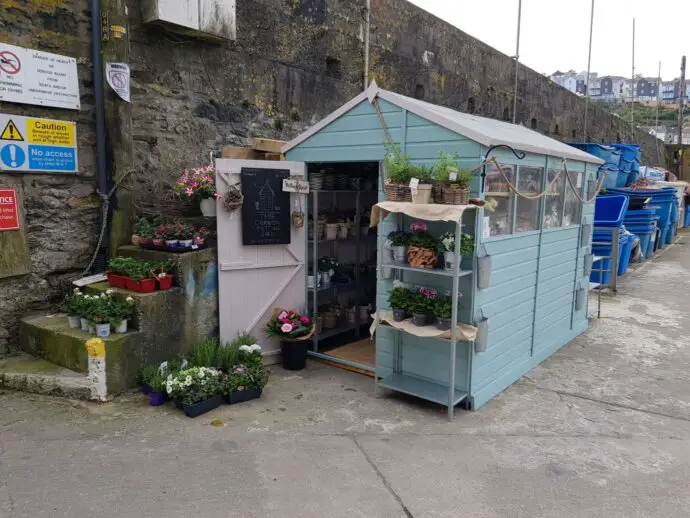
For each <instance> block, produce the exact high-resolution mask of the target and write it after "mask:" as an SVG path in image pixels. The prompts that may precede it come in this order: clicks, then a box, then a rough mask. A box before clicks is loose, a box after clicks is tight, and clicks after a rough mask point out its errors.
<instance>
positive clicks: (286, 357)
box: [280, 340, 308, 371]
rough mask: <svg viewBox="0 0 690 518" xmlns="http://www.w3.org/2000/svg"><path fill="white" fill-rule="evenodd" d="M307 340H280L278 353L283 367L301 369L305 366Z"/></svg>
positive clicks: (291, 369)
mask: <svg viewBox="0 0 690 518" xmlns="http://www.w3.org/2000/svg"><path fill="white" fill-rule="evenodd" d="M307 344H308V341H307V340H300V341H296V342H287V341H285V340H283V341H282V342H280V353H281V355H282V357H283V369H286V370H289V371H301V370H302V369H304V368H305V367H306V366H307Z"/></svg>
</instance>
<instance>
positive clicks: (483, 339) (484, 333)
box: [474, 318, 489, 353]
mask: <svg viewBox="0 0 690 518" xmlns="http://www.w3.org/2000/svg"><path fill="white" fill-rule="evenodd" d="M488 341H489V319H487V318H484V319H482V320H480V321H479V322H478V323H477V338H476V340H475V341H474V351H475V352H478V353H483V352H484V351H486V346H487V343H488Z"/></svg>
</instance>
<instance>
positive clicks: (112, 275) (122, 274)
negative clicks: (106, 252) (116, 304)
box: [106, 257, 132, 290]
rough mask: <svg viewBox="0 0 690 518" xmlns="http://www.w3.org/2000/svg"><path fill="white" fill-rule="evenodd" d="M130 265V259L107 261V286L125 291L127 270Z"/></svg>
mask: <svg viewBox="0 0 690 518" xmlns="http://www.w3.org/2000/svg"><path fill="white" fill-rule="evenodd" d="M131 263H132V258H131V257H113V258H112V259H111V260H110V261H108V270H107V272H106V276H107V277H108V284H110V285H111V286H112V287H113V288H121V289H123V290H124V289H126V287H127V286H126V284H127V269H128V268H129V266H130V265H131Z"/></svg>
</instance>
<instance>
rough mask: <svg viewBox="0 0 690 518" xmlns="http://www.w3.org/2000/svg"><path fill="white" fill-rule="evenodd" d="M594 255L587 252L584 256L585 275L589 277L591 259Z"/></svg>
mask: <svg viewBox="0 0 690 518" xmlns="http://www.w3.org/2000/svg"><path fill="white" fill-rule="evenodd" d="M593 259H594V257H593V256H592V254H587V255H586V256H585V277H589V275H590V274H591V273H592V261H593Z"/></svg>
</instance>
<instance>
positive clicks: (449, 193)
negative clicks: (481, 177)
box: [441, 184, 470, 205]
mask: <svg viewBox="0 0 690 518" xmlns="http://www.w3.org/2000/svg"><path fill="white" fill-rule="evenodd" d="M441 198H442V203H443V204H444V205H467V204H468V203H469V202H470V188H469V187H460V186H459V185H453V184H451V185H444V186H443V187H442V196H441Z"/></svg>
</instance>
